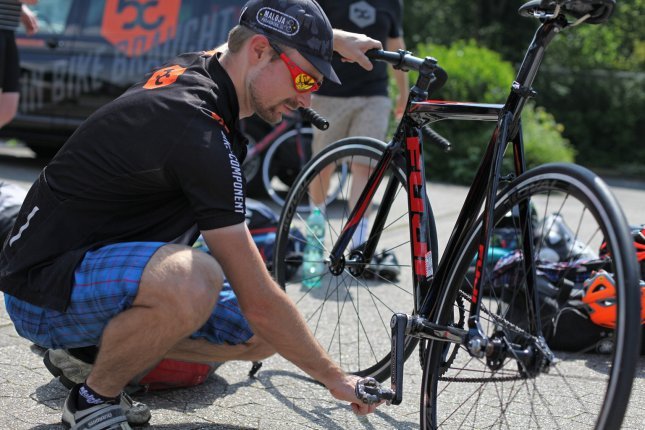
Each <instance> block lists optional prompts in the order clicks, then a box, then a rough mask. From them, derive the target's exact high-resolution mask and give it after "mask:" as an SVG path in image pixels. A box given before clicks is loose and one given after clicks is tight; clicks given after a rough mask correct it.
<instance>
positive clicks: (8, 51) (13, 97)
mask: <svg viewBox="0 0 645 430" xmlns="http://www.w3.org/2000/svg"><path fill="white" fill-rule="evenodd" d="M19 78H20V62H19V58H18V48H17V46H16V38H15V34H14V32H13V31H11V30H0V128H2V127H4V126H5V125H6V124H8V123H9V122H10V121H11V120H12V119H13V118H14V117H15V116H16V112H17V111H18V102H19V100H20V94H19V92H18V91H19V89H20V85H19V82H20V81H19Z"/></svg>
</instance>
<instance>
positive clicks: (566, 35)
mask: <svg viewBox="0 0 645 430" xmlns="http://www.w3.org/2000/svg"><path fill="white" fill-rule="evenodd" d="M643 11H645V0H622V1H618V2H617V7H616V9H615V11H614V14H613V15H612V17H611V18H610V19H609V21H608V22H607V23H606V24H603V25H581V26H578V27H574V28H571V29H568V30H566V31H565V32H563V33H562V34H561V35H559V36H558V37H557V38H556V39H555V40H554V41H553V43H552V44H551V45H550V46H549V51H548V53H547V57H546V59H545V62H544V66H545V67H546V68H555V67H567V68H569V69H573V70H591V69H601V70H623V71H628V70H629V71H641V72H642V71H645V40H643V39H645V13H643Z"/></svg>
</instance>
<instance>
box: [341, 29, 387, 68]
mask: <svg viewBox="0 0 645 430" xmlns="http://www.w3.org/2000/svg"><path fill="white" fill-rule="evenodd" d="M370 49H383V45H381V42H379V41H378V40H376V39H372V38H371V37H367V36H366V35H364V34H358V33H350V32H349V31H344V30H338V29H334V51H336V52H338V53H339V54H340V56H341V57H342V59H343V61H345V62H349V63H358V64H360V66H361V67H362V68H364V69H365V70H372V68H373V67H374V66H373V65H372V62H371V61H370V60H369V58H367V57H366V56H365V51H368V50H370Z"/></svg>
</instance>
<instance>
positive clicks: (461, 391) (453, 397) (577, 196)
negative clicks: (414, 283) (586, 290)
mask: <svg viewBox="0 0 645 430" xmlns="http://www.w3.org/2000/svg"><path fill="white" fill-rule="evenodd" d="M554 178H555V177H554V176H552V177H551V179H549V180H547V181H543V182H542V184H543V186H542V189H543V190H544V191H539V190H540V186H538V185H537V184H538V183H539V182H540V181H539V180H535V181H534V185H535V187H534V188H533V189H532V190H533V191H532V192H533V193H534V194H539V195H538V196H535V195H534V196H533V198H532V199H531V201H532V202H533V204H534V207H535V208H536V212H535V215H536V217H537V218H538V220H540V221H542V222H539V223H536V225H537V228H536V231H535V233H536V234H537V235H538V239H536V255H539V256H540V260H539V261H537V262H535V267H536V268H537V269H538V271H539V275H538V281H540V282H546V281H548V283H547V284H541V286H540V288H541V291H542V292H543V293H544V294H543V295H542V297H545V296H547V294H546V291H548V287H549V286H553V285H555V286H558V291H559V290H560V289H561V288H562V286H563V283H562V282H563V281H562V279H563V278H565V277H566V278H567V279H569V280H573V284H574V287H573V290H572V291H573V292H572V293H571V294H572V295H575V294H576V290H582V289H583V286H582V284H583V281H584V280H585V279H587V278H588V277H590V276H591V272H590V271H587V272H583V271H582V270H581V268H582V267H586V268H589V269H591V268H592V267H594V266H593V263H592V262H593V261H594V260H596V261H597V260H598V250H599V248H600V246H601V244H602V242H603V239H608V241H609V242H610V243H609V245H610V246H611V247H612V249H614V250H617V251H618V250H620V249H624V248H621V243H620V240H618V239H614V240H610V239H609V238H611V237H614V236H615V232H614V231H613V229H610V230H609V231H607V230H606V229H605V228H604V227H603V226H602V224H603V223H604V221H603V220H607V219H608V218H605V215H602V214H601V215H599V214H597V213H596V214H594V212H595V209H592V208H589V205H591V204H594V205H595V206H596V207H600V208H601V211H602V207H603V206H604V204H602V203H600V202H597V201H596V202H595V203H593V200H594V198H595V196H592V195H591V194H592V193H590V192H589V191H587V192H586V194H585V193H579V192H578V191H577V190H575V189H571V188H570V186H569V185H568V184H567V183H559V184H557V182H556V181H555V180H552V179H554ZM569 182H570V181H569ZM549 183H550V184H551V191H547V189H548V188H549V187H548V186H546V185H545V184H549ZM577 186H580V187H581V188H583V189H585V188H586V187H585V185H584V184H582V183H579V184H577ZM526 189H529V187H528V186H527V188H526ZM568 191H573V192H571V193H570V192H568ZM510 201H512V200H509V202H510ZM518 201H519V200H518ZM606 204H608V205H610V203H606ZM584 206H587V208H586V209H585V208H584ZM509 208H510V206H508V207H503V206H500V207H498V209H497V213H496V217H497V219H496V227H497V230H496V231H499V233H500V234H499V235H498V237H497V238H495V236H494V239H493V240H494V241H495V240H497V241H500V240H501V239H502V238H503V239H504V240H505V241H506V242H507V243H508V242H509V241H512V240H513V238H512V237H510V236H512V233H511V232H512V231H513V230H515V231H518V229H519V226H518V225H517V224H511V227H510V228H507V227H504V226H502V225H501V223H497V221H508V220H509V218H508V217H502V216H501V215H502V214H506V213H508V211H509ZM552 212H556V213H558V214H560V215H562V217H563V219H564V220H565V222H567V223H568V224H569V227H570V228H569V231H570V232H572V234H571V236H572V237H571V238H570V239H571V241H569V242H568V244H567V245H566V246H563V247H561V248H559V249H557V247H556V246H555V245H557V244H554V243H548V244H547V241H546V240H545V238H547V237H548V236H549V233H550V232H551V231H552V230H553V229H554V228H555V226H556V225H557V224H556V223H554V222H550V221H549V219H548V218H547V217H548V216H551V215H552ZM594 215H595V216H594ZM596 217H597V218H596ZM545 218H546V219H545ZM510 219H511V220H513V217H512V216H511V217H510ZM502 236H504V237H502ZM515 240H519V241H520V242H518V243H521V238H520V237H519V235H517V234H515ZM576 244H578V245H579V246H576ZM582 244H584V245H586V246H582ZM549 245H551V246H552V249H550V250H549V251H555V252H545V250H546V249H547V246H549ZM509 248H514V246H510V247H509ZM471 249H473V251H472V252H471V253H470V255H471V256H472V255H474V246H472V247H471ZM567 249H568V250H569V251H568V252H567V251H566V250H567ZM556 254H558V259H559V260H560V261H559V262H557V263H553V262H548V261H547V259H548V258H554V256H555V255H556ZM574 254H577V255H574ZM594 254H595V255H594ZM615 254H616V255H618V252H616V253H615ZM489 255H491V254H489ZM516 257H518V256H517V255H515V256H514V255H513V253H511V252H509V253H508V254H507V256H506V257H503V258H502V260H501V262H500V264H498V265H497V266H496V269H494V270H493V271H492V273H493V275H492V276H490V277H488V278H487V279H486V280H484V283H485V284H486V285H485V286H484V287H483V288H484V289H483V290H482V294H483V299H482V305H483V306H484V307H485V309H484V310H483V311H482V314H481V323H482V328H483V330H484V332H485V334H486V335H488V336H490V335H491V334H492V333H493V332H495V331H502V332H504V333H505V334H506V335H505V338H507V339H509V338H510V339H513V340H514V342H516V343H519V344H521V343H522V342H526V343H527V344H528V343H529V341H528V340H526V339H527V337H529V336H533V335H534V334H535V333H532V332H531V330H530V329H529V324H528V322H529V317H528V316H527V315H528V311H526V308H527V303H530V302H531V301H532V299H531V298H530V297H527V296H526V295H525V294H524V293H523V288H522V287H519V288H518V287H517V286H519V285H525V282H526V281H525V276H524V273H523V270H522V269H521V266H522V265H521V264H519V265H518V264H513V263H512V260H513V258H516ZM520 257H521V255H520ZM581 258H582V259H584V260H586V261H587V262H586V263H584V264H583V263H582V262H581V261H580V260H581ZM505 260H506V262H507V264H505V263H504V261H505ZM574 261H577V262H575V263H574ZM567 265H568V267H567ZM457 266H458V267H459V269H458V270H457V271H456V272H455V273H464V272H466V273H467V272H468V270H465V268H466V267H467V266H470V257H464V258H463V259H462V261H461V263H460V264H458V265H457ZM603 267H605V268H606V269H607V270H610V271H613V273H615V276H616V277H617V278H621V279H623V281H624V277H625V273H624V270H623V268H622V266H621V264H620V262H617V263H612V264H611V265H608V264H604V265H603ZM504 270H506V271H505V272H504ZM462 285H463V286H464V287H463V288H462V291H461V292H460V296H461V297H462V298H463V299H464V300H465V301H466V305H465V310H463V311H461V312H463V313H465V318H466V320H467V318H468V316H469V315H468V308H469V302H468V300H469V299H470V295H469V293H470V291H471V290H472V288H471V282H470V280H469V279H468V275H467V276H466V277H465V279H464V281H463V283H462ZM620 294H622V293H619V301H618V306H619V310H618V314H619V315H620V314H621V313H622V312H625V311H626V308H627V306H628V305H627V304H626V303H629V300H626V298H625V296H623V297H622V298H621V297H620ZM556 297H557V296H556ZM550 299H551V298H550ZM444 300H448V298H447V297H444ZM453 300H454V299H453ZM555 300H556V303H557V298H556V299H555ZM636 300H638V298H636ZM573 302H574V301H573V300H571V301H567V302H566V303H564V304H561V305H559V306H558V308H557V309H556V308H554V306H553V303H554V302H553V300H549V301H547V300H541V301H540V309H541V321H542V322H544V330H545V333H547V334H549V331H550V332H551V336H550V337H549V343H550V345H551V346H552V348H553V349H554V352H555V356H556V358H557V359H558V360H559V361H558V362H557V364H555V365H554V366H552V367H551V370H550V372H549V373H548V374H544V373H541V374H538V375H537V377H533V376H531V375H528V377H526V376H527V366H526V364H524V363H523V364H522V365H518V361H517V360H513V359H506V360H505V361H504V362H503V363H501V364H500V363H497V365H498V366H499V368H495V367H497V366H493V368H492V367H491V363H486V360H482V359H476V358H473V357H471V356H470V355H469V354H468V353H467V351H466V350H465V349H464V348H463V347H459V348H458V350H457V354H456V356H455V357H454V358H452V359H451V360H449V361H450V362H449V363H445V359H444V358H443V357H445V356H446V355H448V356H452V354H445V351H442V350H440V348H441V347H440V346H439V345H437V344H434V345H432V346H431V350H430V351H429V352H430V354H431V356H432V357H433V360H431V362H430V363H429V364H428V366H427V368H426V370H425V372H426V374H427V379H426V378H425V377H424V386H423V388H422V399H421V406H422V417H421V418H422V427H423V428H434V427H435V426H436V427H438V428H470V427H477V428H485V427H490V426H495V427H496V428H497V427H499V428H530V427H531V426H533V427H537V428H594V426H595V425H596V424H597V423H599V424H598V426H599V427H597V428H617V427H611V425H614V424H615V421H614V424H611V425H609V424H608V426H605V424H606V423H610V422H612V420H615V417H609V418H608V416H609V415H611V412H612V409H616V408H617V409H621V408H624V406H625V405H621V404H620V403H622V401H621V400H619V397H620V395H618V394H617V393H616V391H617V390H619V389H620V385H621V384H624V382H621V379H619V377H618V371H617V366H619V367H620V366H625V367H626V368H629V366H630V365H629V363H630V360H628V359H626V358H625V357H623V356H622V353H618V354H613V353H610V354H590V353H580V352H574V351H562V349H563V348H564V347H565V346H566V344H564V343H563V342H562V340H563V337H562V336H559V337H557V336H555V335H553V334H552V333H553V330H554V329H555V330H557V329H558V327H559V328H560V330H564V327H566V326H563V325H560V326H558V325H555V327H553V325H554V324H553V322H557V324H564V323H563V321H573V320H565V319H564V318H565V316H564V315H565V314H564V312H568V311H566V310H564V309H565V308H567V307H569V306H571V304H572V303H573ZM571 308H572V309H575V310H576V311H580V307H573V306H571ZM522 311H524V313H522ZM459 312H460V311H459V310H458V309H457V308H456V307H455V308H454V310H453V311H452V312H451V315H450V317H451V318H452V319H453V320H455V318H454V317H453V316H454V315H457V314H459ZM444 317H445V316H444ZM570 324H571V323H570ZM626 330H627V326H626V325H625V324H623V325H622V326H619V327H618V328H617V329H616V330H615V331H614V330H610V329H606V330H605V339H609V338H612V339H614V342H615V344H620V342H621V338H624V337H625V333H626ZM603 346H607V343H606V342H599V343H598V344H597V345H596V346H595V348H598V349H602V348H603ZM556 348H557V349H556ZM450 351H451V352H454V351H455V350H454V347H453V348H452V349H451V350H450ZM442 353H443V354H442ZM618 357H619V358H618ZM439 362H443V363H444V368H442V369H441V371H440V372H436V373H434V374H433V373H432V372H431V369H432V367H433V366H436V365H437V363H439ZM494 368H495V369H494ZM627 372H628V373H629V370H627ZM529 373H530V372H529ZM627 379H628V381H631V380H630V379H629V378H627ZM628 385H631V382H629V383H628ZM627 390H629V389H628V388H627ZM627 392H629V391H627ZM435 396H436V397H435ZM619 414H620V413H619ZM620 417H622V415H620Z"/></svg>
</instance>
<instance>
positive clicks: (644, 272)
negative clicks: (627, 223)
mask: <svg viewBox="0 0 645 430" xmlns="http://www.w3.org/2000/svg"><path fill="white" fill-rule="evenodd" d="M632 237H633V238H634V249H635V250H636V258H637V259H638V262H639V263H640V266H641V280H643V281H645V224H643V225H641V226H640V227H632ZM599 255H600V256H601V257H603V258H605V257H611V255H610V253H609V250H608V249H607V242H603V243H602V244H601V245H600V252H599Z"/></svg>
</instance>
